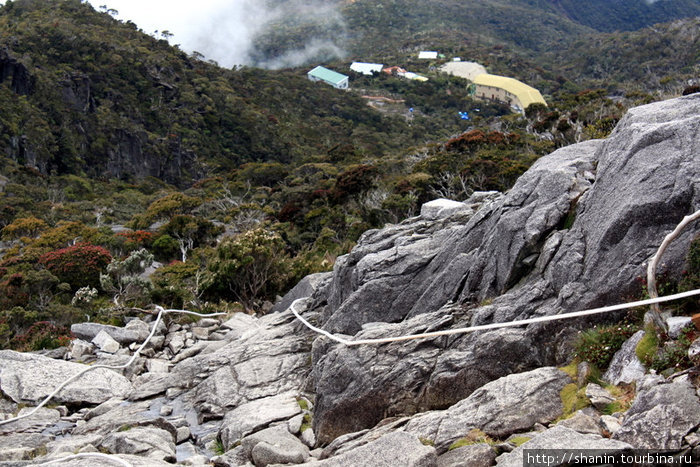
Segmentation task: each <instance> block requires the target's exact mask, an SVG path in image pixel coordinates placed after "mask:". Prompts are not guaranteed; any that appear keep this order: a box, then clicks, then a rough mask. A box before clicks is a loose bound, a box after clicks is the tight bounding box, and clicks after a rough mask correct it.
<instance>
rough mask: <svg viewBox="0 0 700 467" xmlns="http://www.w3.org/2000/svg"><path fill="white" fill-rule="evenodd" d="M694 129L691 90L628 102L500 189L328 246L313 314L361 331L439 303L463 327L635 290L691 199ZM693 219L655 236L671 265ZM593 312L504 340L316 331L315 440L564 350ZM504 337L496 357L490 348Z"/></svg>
mask: <svg viewBox="0 0 700 467" xmlns="http://www.w3.org/2000/svg"><path fill="white" fill-rule="evenodd" d="M698 128H700V95H690V96H686V97H683V98H679V99H674V100H670V101H665V102H659V103H654V104H650V105H647V106H642V107H638V108H635V109H632V110H630V111H629V113H628V114H627V115H626V116H625V117H624V118H623V119H622V121H621V122H620V123H619V125H618V126H617V128H616V129H615V131H614V132H613V134H612V135H611V136H610V137H609V138H608V139H607V140H596V141H587V142H585V143H581V144H577V145H573V146H569V147H565V148H562V149H559V150H557V151H555V152H554V153H552V154H550V155H548V156H545V157H543V158H541V159H540V160H538V161H537V162H536V163H535V164H534V165H533V167H532V168H530V170H528V171H527V172H526V173H525V174H524V175H523V176H522V177H520V179H519V180H518V182H517V183H516V185H515V186H514V187H513V188H512V189H511V190H510V191H509V192H508V193H506V194H505V195H503V196H501V197H499V198H495V199H494V198H489V199H487V200H486V201H481V202H479V203H470V202H469V201H467V202H466V205H467V206H469V209H460V210H458V211H456V212H455V213H454V215H451V216H450V215H447V217H438V218H433V219H426V218H423V217H417V218H412V219H408V220H406V221H404V222H403V223H401V224H399V225H395V226H389V227H387V228H385V229H382V230H374V231H369V232H367V233H365V234H364V235H363V236H362V237H361V238H360V240H359V242H358V245H357V246H356V247H355V248H354V249H353V251H352V252H351V253H350V254H348V255H346V256H343V257H341V258H338V261H337V262H336V264H335V268H334V271H333V277H332V280H331V282H330V284H329V285H328V286H327V287H322V288H321V289H319V290H318V291H317V292H316V293H315V294H314V300H313V305H312V306H311V309H310V313H318V312H320V313H321V315H320V324H322V325H323V327H324V328H325V329H326V330H328V331H331V332H336V333H341V334H345V335H350V336H352V335H356V337H367V336H368V335H369V334H370V333H374V335H382V336H384V335H391V334H390V333H391V332H392V331H399V329H398V328H397V329H393V328H391V327H388V326H387V325H386V324H384V325H382V324H372V325H371V328H366V327H363V326H365V325H367V324H369V323H400V324H399V325H400V326H403V329H405V330H408V331H411V330H412V326H411V325H410V323H414V324H413V327H414V328H419V327H421V326H422V327H423V328H426V327H430V326H431V324H430V321H431V320H427V321H426V322H424V323H422V325H421V326H417V325H416V323H415V322H413V321H411V318H414V317H418V316H419V315H424V314H433V313H439V315H432V318H433V319H434V318H435V317H438V316H439V318H440V321H439V322H438V323H434V324H433V326H434V327H440V328H450V327H463V326H468V325H479V324H489V323H496V322H505V321H511V320H514V319H525V318H530V317H535V316H543V315H554V314H559V313H564V312H572V311H578V310H581V309H585V308H589V307H594V306H601V305H605V304H611V303H617V302H619V301H622V300H623V299H625V298H626V297H628V296H630V295H634V294H637V293H638V292H639V291H638V289H637V287H638V285H636V284H637V283H638V282H637V281H635V279H636V278H637V277H641V276H644V274H645V267H646V263H647V261H648V260H649V258H650V257H651V256H652V255H653V254H654V253H655V252H656V249H657V248H658V246H659V244H660V243H661V241H662V240H663V238H664V236H665V235H666V234H667V233H668V232H669V231H670V230H672V229H673V228H675V226H676V225H677V223H678V222H679V221H680V220H681V219H682V218H683V216H685V215H687V214H689V213H692V212H693V211H695V210H697V209H698V208H700V159H699V158H698V157H697V154H698V153H700V140H699V139H698V138H697V137H696V136H697V133H698ZM698 229H699V228H698V227H697V226H694V227H692V228H690V229H689V230H688V231H687V232H685V233H684V234H683V235H681V237H680V238H678V239H677V240H676V241H675V242H674V244H673V245H672V246H671V248H669V250H667V252H666V254H665V256H664V263H665V267H667V268H668V269H669V270H670V271H680V270H682V267H680V265H681V264H682V263H683V262H684V258H685V254H686V252H687V248H688V245H689V243H690V241H691V239H692V238H693V236H694V235H695V234H696V233H697V232H698ZM612 318H614V317H612ZM601 319H605V318H604V317H598V318H589V319H578V320H572V321H566V322H565V323H564V322H558V323H549V324H537V325H531V326H528V327H527V328H524V329H523V328H521V329H517V330H515V331H514V332H515V333H517V334H516V335H517V336H518V339H517V342H516V341H515V340H514V341H509V340H508V339H503V334H501V333H503V331H492V332H485V333H481V334H478V335H477V334H467V335H462V336H455V337H451V338H444V339H430V340H427V341H425V342H414V343H406V344H396V345H394V344H391V345H387V346H383V347H382V351H377V350H376V349H373V348H370V349H355V348H352V349H346V348H345V347H344V346H343V345H342V344H335V343H330V342H328V341H327V339H325V338H321V339H318V340H317V342H316V343H315V344H314V352H313V364H314V372H313V376H314V383H315V388H316V392H317V397H318V404H317V407H316V414H315V421H316V425H315V429H316V434H317V435H318V438H319V440H320V441H321V442H328V441H329V440H330V439H332V438H334V437H336V436H339V435H340V434H342V433H344V432H352V431H357V430H360V429H362V428H365V427H369V426H372V425H373V424H374V423H376V422H377V421H378V419H379V418H382V417H385V416H390V415H392V414H396V413H412V412H415V411H418V410H425V409H434V408H444V407H447V406H449V405H451V404H454V403H456V402H457V401H459V400H461V399H463V398H465V397H467V396H468V395H469V394H470V393H471V391H473V390H475V389H476V388H477V387H479V386H480V385H483V384H484V383H486V382H488V381H489V380H493V379H496V378H499V377H501V376H505V375H507V374H509V373H512V372H514V371H525V370H528V369H532V368H535V367H537V366H541V365H543V364H544V365H553V364H560V363H564V362H565V361H566V360H567V359H568V358H569V357H570V355H571V342H572V336H573V333H574V332H576V330H577V329H580V328H582V327H585V326H588V325H590V324H591V323H592V322H595V321H596V320H601ZM608 319H611V318H608ZM381 326H384V331H383V332H379V331H378V330H379V329H380V328H381ZM489 336H491V337H489ZM477 341H482V342H483V341H486V342H489V341H490V342H492V346H491V347H490V349H491V350H490V351H491V352H493V353H494V357H493V358H490V359H488V360H486V361H483V360H481V358H483V357H484V356H485V352H482V351H481V348H482V347H481V346H479V345H477ZM501 351H503V352H505V354H506V355H507V357H505V358H501V359H497V358H495V356H496V355H499V352H501ZM477 354H478V357H479V358H474V356H475V355H477ZM404 357H408V358H404ZM506 362H507V363H506ZM474 375H476V376H477V377H476V378H475V377H474ZM368 414H373V415H368Z"/></svg>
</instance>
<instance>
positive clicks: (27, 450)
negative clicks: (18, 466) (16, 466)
mask: <svg viewBox="0 0 700 467" xmlns="http://www.w3.org/2000/svg"><path fill="white" fill-rule="evenodd" d="M51 440H52V438H51V437H48V436H44V435H40V434H33V433H10V434H8V435H4V436H3V437H2V438H0V441H2V443H1V444H0V462H11V461H23V460H30V459H34V458H36V457H38V456H39V455H40V454H41V453H42V452H43V451H44V450H45V449H46V447H45V446H46V444H47V443H48V442H49V441H51Z"/></svg>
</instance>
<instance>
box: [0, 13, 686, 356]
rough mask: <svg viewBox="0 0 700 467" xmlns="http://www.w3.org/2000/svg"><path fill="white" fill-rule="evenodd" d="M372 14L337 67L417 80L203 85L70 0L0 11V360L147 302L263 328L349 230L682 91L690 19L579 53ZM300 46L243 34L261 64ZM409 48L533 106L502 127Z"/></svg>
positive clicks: (565, 34) (554, 26)
mask: <svg viewBox="0 0 700 467" xmlns="http://www.w3.org/2000/svg"><path fill="white" fill-rule="evenodd" d="M369 3H370V2H368V1H363V0H358V1H356V2H349V3H347V4H344V6H343V11H344V15H345V17H346V19H347V25H346V30H345V31H344V32H343V34H347V36H346V37H347V38H348V40H349V43H350V44H351V45H352V49H353V50H354V52H353V53H356V54H358V57H360V55H359V54H360V53H361V52H363V51H364V52H366V53H367V54H368V55H362V58H363V59H368V60H369V59H376V60H381V61H383V62H385V63H391V64H400V65H402V66H407V67H409V68H410V69H411V70H414V71H417V72H421V73H423V74H425V75H426V76H429V78H430V80H429V81H428V82H425V83H420V82H414V81H408V80H403V79H401V78H399V77H395V76H390V75H387V74H381V75H379V76H372V77H366V76H362V75H357V74H352V73H351V78H352V87H353V89H352V90H351V92H340V91H338V90H335V89H333V88H331V87H329V86H326V85H323V84H319V83H312V82H310V81H309V80H308V79H307V78H306V76H305V73H306V71H307V68H292V69H283V70H278V71H270V70H263V69H258V68H253V67H241V68H235V69H223V68H220V67H218V66H217V65H216V64H215V63H212V62H210V61H207V60H206V58H205V57H203V56H201V54H196V53H194V54H192V55H188V54H187V53H185V52H183V51H182V50H179V49H178V48H177V47H173V46H171V45H169V43H168V41H167V37H165V36H161V37H152V36H149V35H147V34H144V33H143V32H142V31H140V30H139V29H138V27H137V26H136V25H135V24H133V23H131V22H129V21H126V22H122V21H118V20H117V19H115V18H114V17H113V16H112V14H110V13H112V12H110V11H103V12H97V11H95V10H94V9H93V8H92V7H90V6H89V5H88V4H86V3H82V2H81V1H80V0H51V1H41V2H40V1H32V0H16V1H7V2H6V4H5V5H4V6H3V7H2V8H0V102H2V105H1V106H0V174H1V175H0V229H1V230H0V239H1V240H2V242H1V243H0V255H1V256H0V345H2V346H13V347H22V348H32V347H33V346H37V347H39V346H46V345H48V344H47V342H54V343H56V344H57V343H59V342H60V338H61V332H62V331H61V330H64V331H65V328H62V326H65V325H67V324H70V323H72V322H74V321H76V320H84V319H85V317H86V316H87V317H89V318H90V319H91V320H98V321H107V322H110V321H111V322H115V323H120V322H121V318H122V315H123V314H124V313H126V312H127V311H128V310H130V309H131V308H132V307H135V308H139V307H145V306H147V305H148V304H150V303H152V302H158V303H161V304H164V305H168V306H173V307H188V308H191V309H197V310H207V309H211V308H213V307H216V309H217V310H219V309H234V308H237V309H248V310H261V309H266V308H267V307H269V301H271V300H274V299H275V297H276V295H278V294H281V293H283V292H284V291H286V290H287V289H289V288H290V287H291V286H292V285H294V284H295V283H296V282H297V281H298V280H299V279H300V278H301V277H303V276H305V275H306V274H308V273H311V272H317V271H321V270H327V269H329V268H331V267H332V266H333V264H334V262H335V258H336V257H337V256H338V255H341V254H344V253H346V252H348V251H349V249H350V248H351V247H352V246H353V244H354V242H356V241H357V239H358V238H359V236H360V235H361V234H362V233H363V232H364V231H366V230H367V229H370V228H376V227H380V226H382V225H384V224H385V223H387V222H390V223H396V222H399V221H401V220H402V219H404V218H406V217H409V216H412V215H415V214H416V213H417V212H418V209H419V208H420V205H421V204H422V203H424V202H426V201H428V200H430V199H433V198H436V197H449V198H453V199H466V198H467V197H468V196H469V195H470V194H471V193H472V192H473V191H476V190H507V189H508V188H509V187H510V186H512V184H513V183H514V181H515V180H516V179H517V177H518V176H519V175H520V174H522V173H523V172H524V171H525V170H527V168H528V167H529V166H530V165H531V164H532V163H533V162H534V161H535V160H536V159H537V158H539V157H540V156H542V155H544V154H547V153H548V152H550V151H551V150H553V149H555V148H557V147H561V146H565V145H568V144H571V143H574V142H578V141H582V140H585V139H590V138H599V137H603V136H605V135H607V134H608V133H609V132H610V131H611V130H612V128H613V127H614V125H615V123H616V122H617V121H618V120H619V119H620V118H621V117H622V115H623V113H624V111H625V109H626V108H627V107H628V106H631V105H636V104H639V103H643V102H651V101H653V100H655V99H658V98H661V97H664V96H666V95H669V94H674V93H675V94H676V95H677V94H680V92H681V90H682V89H683V88H684V87H687V80H688V77H689V76H692V75H693V73H696V72H697V70H696V69H694V68H692V66H690V65H689V63H697V50H699V48H698V47H697V38H698V34H697V31H698V24H699V23H698V20H697V19H696V20H683V21H684V22H683V23H670V24H666V25H660V26H655V31H656V32H657V33H658V34H656V35H655V36H653V37H650V36H649V34H648V32H645V31H635V32H628V33H611V34H604V35H590V34H593V33H594V31H593V29H592V28H591V27H589V26H582V25H580V24H576V23H575V22H573V21H570V20H568V19H561V16H560V15H559V13H557V9H556V8H553V7H552V6H551V5H549V6H547V9H546V11H545V13H542V11H543V10H542V8H544V7H542V8H540V9H537V8H536V7H535V6H534V5H530V4H531V3H532V2H522V4H521V3H517V4H514V5H512V6H511V7H509V8H505V10H508V11H509V12H510V13H511V14H510V15H509V16H504V15H503V11H504V7H503V6H502V5H499V4H497V3H495V2H493V3H492V2H474V4H473V5H469V6H468V7H467V6H465V5H463V4H462V3H459V4H457V3H455V2H448V1H445V2H442V3H444V5H441V6H443V7H444V8H433V7H430V8H428V6H427V4H426V6H423V5H418V6H416V5H414V4H413V3H412V4H411V5H412V6H411V8H408V5H406V4H404V3H403V2H401V1H400V0H393V1H383V0H382V1H379V2H372V5H371V7H370V5H369ZM560 3H561V5H560V6H561V7H562V8H563V7H564V6H566V5H564V3H563V2H560ZM305 28H306V26H303V25H298V24H297V25H291V26H290V27H289V28H286V29H285V28H282V29H279V30H278V31H276V32H275V34H277V35H275V36H272V35H270V36H267V38H266V37H265V36H262V37H260V38H259V44H258V45H259V51H260V53H261V55H260V60H261V61H262V60H263V59H265V60H267V59H270V58H271V57H274V56H275V55H277V54H279V53H281V52H283V50H281V49H280V50H278V49H272V48H270V47H272V44H277V45H279V44H290V46H291V45H292V44H294V36H295V35H297V36H301V35H306V34H309V30H307V29H305ZM314 31H316V32H318V31H322V28H320V29H319V28H317V29H314ZM406 31H412V32H411V34H407V33H406ZM475 31H478V33H477V32H475ZM572 38H578V39H576V40H572ZM591 43H592V44H594V45H595V48H591V47H590V44H591ZM265 44H268V45H265ZM623 44H624V45H625V46H624V47H623V46H622V45H623ZM650 44H658V45H659V46H663V47H664V48H663V51H662V52H659V53H653V52H652V51H651V50H650V48H649V46H650ZM423 46H425V47H427V46H430V47H431V48H433V46H435V48H439V49H440V50H441V51H443V52H445V53H447V54H449V55H450V56H453V55H454V56H463V57H465V58H470V59H473V60H477V61H480V62H481V63H483V64H485V65H487V66H488V67H489V70H490V71H492V72H496V73H500V74H505V75H509V76H515V77H518V78H520V79H523V80H524V81H526V82H528V83H530V84H532V85H535V86H537V87H538V88H540V89H541V90H542V91H543V92H544V93H545V94H546V96H547V99H548V101H549V103H550V105H549V107H544V106H540V107H532V108H529V109H528V112H527V113H526V115H524V116H521V115H519V114H511V113H510V111H509V109H508V108H506V107H504V106H502V105H500V104H498V103H492V102H481V101H476V100H474V99H472V98H471V97H470V96H469V93H468V91H467V85H468V83H467V82H466V81H465V80H463V79H461V78H457V77H451V76H446V75H443V74H440V73H438V72H437V71H436V67H437V65H439V64H440V63H439V62H426V61H418V60H416V59H415V55H416V53H415V52H416V51H417V50H418V49H419V48H421V47H423ZM669 47H670V48H671V49H673V50H675V52H674V53H670V52H668V50H669ZM545 49H551V50H549V51H547V52H545ZM596 50H598V51H599V52H600V53H601V54H603V55H604V56H602V57H597V56H596ZM533 51H541V53H540V52H538V53H537V55H535V54H534V53H533ZM693 59H695V61H693ZM348 64H349V63H348V62H347V61H342V60H336V61H333V62H331V63H330V66H331V67H333V68H335V69H338V70H346V69H347V66H348ZM649 76H654V77H655V78H654V79H653V80H648V82H647V81H643V80H644V79H645V78H647V77H649ZM640 80H642V81H641V82H644V83H645V85H643V86H642V85H640V84H639V83H640ZM368 102H369V103H370V104H372V106H369V105H368ZM409 109H413V111H410V110H409ZM461 111H468V112H469V114H470V115H471V119H470V120H469V121H465V120H462V119H460V117H459V115H458V112H461ZM154 261H155V262H156V265H160V266H161V267H159V268H158V269H157V270H156V272H154V273H153V271H152V268H151V267H150V266H151V264H152V263H153V262H154ZM147 270H149V272H148V273H147V274H146V276H142V273H143V272H144V271H147ZM144 277H147V279H144ZM266 302H268V303H266ZM37 321H50V322H52V323H53V326H54V327H53V328H51V329H52V334H51V336H53V337H51V338H47V336H46V335H44V334H42V333H43V331H42V329H47V328H42V327H41V326H38V327H37V326H33V323H35V322H37ZM66 332H67V331H66ZM33 333H36V335H34V334H33Z"/></svg>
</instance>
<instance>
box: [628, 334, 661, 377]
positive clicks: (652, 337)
mask: <svg viewBox="0 0 700 467" xmlns="http://www.w3.org/2000/svg"><path fill="white" fill-rule="evenodd" d="M634 351H635V353H636V354H637V358H638V359H639V361H641V362H642V363H643V364H644V366H646V367H647V368H649V367H651V364H652V362H653V361H654V357H655V355H656V353H657V352H658V351H659V337H658V336H657V335H656V331H655V330H654V329H653V328H651V327H647V328H646V329H645V330H644V337H642V339H641V340H640V341H639V343H638V344H637V347H636V348H635V349H634Z"/></svg>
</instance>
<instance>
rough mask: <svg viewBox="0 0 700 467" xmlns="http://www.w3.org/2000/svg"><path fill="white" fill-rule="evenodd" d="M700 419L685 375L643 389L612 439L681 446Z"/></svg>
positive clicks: (698, 401) (648, 446)
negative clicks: (684, 438)
mask: <svg viewBox="0 0 700 467" xmlns="http://www.w3.org/2000/svg"><path fill="white" fill-rule="evenodd" d="M698 420H700V399H699V398H698V395H697V393H696V390H695V388H694V387H693V385H692V384H691V383H690V382H689V381H688V380H687V379H686V378H677V379H675V380H673V381H672V382H670V383H666V384H658V385H655V386H651V387H649V388H645V389H642V390H641V391H640V392H639V393H638V394H637V397H636V398H635V400H634V403H633V404H632V407H630V409H629V410H628V411H627V414H626V415H625V419H624V422H623V423H622V427H621V428H620V429H619V430H618V431H617V432H616V433H615V439H618V440H621V441H625V442H627V443H630V444H632V445H634V446H635V447H637V448H641V449H680V447H681V445H682V444H683V437H684V436H686V435H687V434H688V432H689V431H690V430H691V429H693V428H694V427H696V426H697V424H698Z"/></svg>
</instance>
